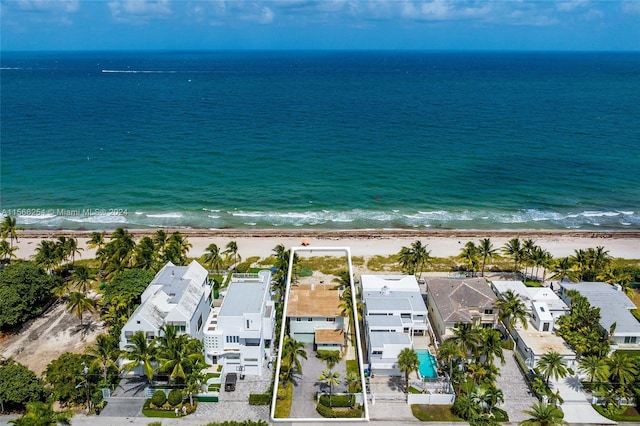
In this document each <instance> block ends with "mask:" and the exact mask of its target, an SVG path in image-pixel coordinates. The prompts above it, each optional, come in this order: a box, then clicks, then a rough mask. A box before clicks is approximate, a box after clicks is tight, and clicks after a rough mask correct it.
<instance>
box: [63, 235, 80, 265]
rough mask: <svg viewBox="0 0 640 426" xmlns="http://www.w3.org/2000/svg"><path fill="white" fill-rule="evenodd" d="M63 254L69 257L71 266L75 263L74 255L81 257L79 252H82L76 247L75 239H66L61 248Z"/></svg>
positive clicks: (76, 240) (76, 241)
mask: <svg viewBox="0 0 640 426" xmlns="http://www.w3.org/2000/svg"><path fill="white" fill-rule="evenodd" d="M63 250H64V252H65V254H67V256H70V257H71V264H72V265H75V263H76V254H77V255H79V256H81V253H80V252H81V251H82V250H84V249H83V248H81V247H78V239H77V238H67V240H66V241H65V244H64V248H63Z"/></svg>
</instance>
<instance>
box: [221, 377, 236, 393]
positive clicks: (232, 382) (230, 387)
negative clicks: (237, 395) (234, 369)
mask: <svg viewBox="0 0 640 426" xmlns="http://www.w3.org/2000/svg"><path fill="white" fill-rule="evenodd" d="M237 381H238V375H237V374H236V373H229V374H227V377H226V378H225V379H224V391H225V392H233V391H234V390H236V382H237Z"/></svg>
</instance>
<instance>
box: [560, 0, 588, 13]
mask: <svg viewBox="0 0 640 426" xmlns="http://www.w3.org/2000/svg"><path fill="white" fill-rule="evenodd" d="M588 4H589V2H588V1H587V0H571V1H561V2H558V4H557V5H556V9H558V10H559V11H560V12H572V11H574V10H576V9H578V8H581V7H586V6H587V5H588Z"/></svg>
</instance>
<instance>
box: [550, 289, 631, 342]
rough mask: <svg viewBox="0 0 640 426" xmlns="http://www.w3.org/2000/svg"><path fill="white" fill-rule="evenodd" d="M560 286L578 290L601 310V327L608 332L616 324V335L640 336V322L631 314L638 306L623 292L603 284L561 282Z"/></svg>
mask: <svg viewBox="0 0 640 426" xmlns="http://www.w3.org/2000/svg"><path fill="white" fill-rule="evenodd" d="M560 286H561V287H564V288H565V289H566V290H577V291H578V292H579V293H580V294H581V295H583V296H584V297H586V298H587V300H588V301H589V304H590V305H591V306H593V307H596V308H600V325H601V326H602V328H604V329H605V330H607V331H608V330H609V329H610V328H611V325H612V324H613V323H614V322H615V323H616V330H615V333H614V335H621V334H629V335H635V336H640V322H638V320H637V319H635V317H634V316H633V315H632V314H631V312H629V310H630V309H636V305H635V304H634V303H633V302H632V301H631V299H629V298H628V297H627V295H626V294H624V293H623V292H622V291H620V290H617V289H616V288H615V287H614V286H612V285H610V284H607V283H603V282H593V283H588V282H580V283H565V282H561V283H560Z"/></svg>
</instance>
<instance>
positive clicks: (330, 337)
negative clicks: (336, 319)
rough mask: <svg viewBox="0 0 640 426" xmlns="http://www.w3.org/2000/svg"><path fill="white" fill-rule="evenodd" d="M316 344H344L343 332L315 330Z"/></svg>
mask: <svg viewBox="0 0 640 426" xmlns="http://www.w3.org/2000/svg"><path fill="white" fill-rule="evenodd" d="M315 341H316V343H339V344H343V343H344V332H343V331H342V330H328V329H318V330H316V340H315Z"/></svg>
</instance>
